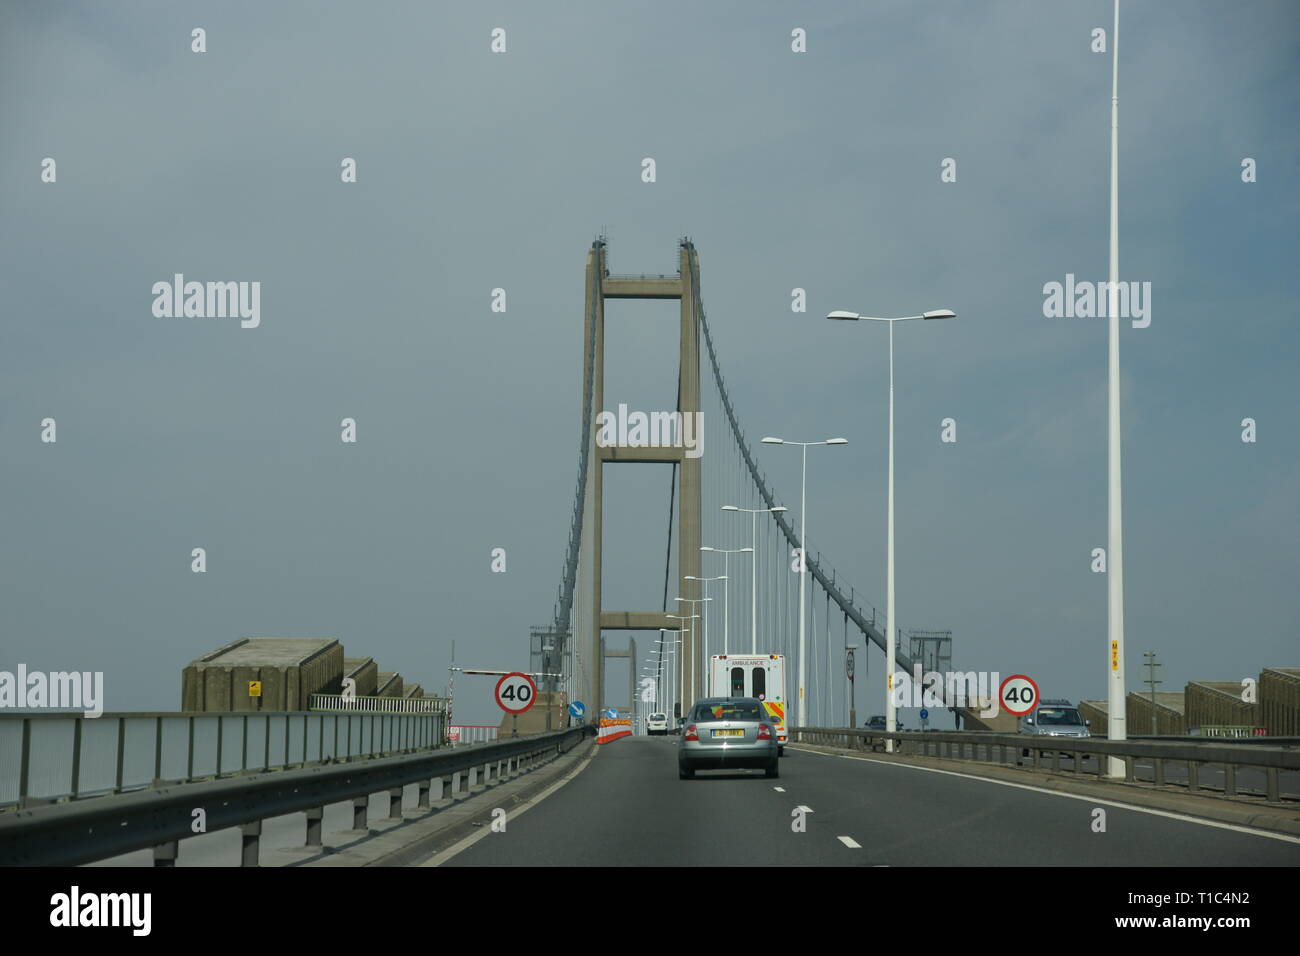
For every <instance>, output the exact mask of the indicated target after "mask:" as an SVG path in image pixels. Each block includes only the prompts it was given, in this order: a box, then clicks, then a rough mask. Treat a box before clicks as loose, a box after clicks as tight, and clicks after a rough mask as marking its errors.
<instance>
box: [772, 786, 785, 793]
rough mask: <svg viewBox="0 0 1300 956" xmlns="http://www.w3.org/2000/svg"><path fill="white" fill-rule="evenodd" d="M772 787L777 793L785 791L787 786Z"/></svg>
mask: <svg viewBox="0 0 1300 956" xmlns="http://www.w3.org/2000/svg"><path fill="white" fill-rule="evenodd" d="M772 789H773V790H775V791H776V792H777V793H785V787H773V788H772Z"/></svg>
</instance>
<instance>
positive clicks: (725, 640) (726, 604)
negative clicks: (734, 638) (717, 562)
mask: <svg viewBox="0 0 1300 956" xmlns="http://www.w3.org/2000/svg"><path fill="white" fill-rule="evenodd" d="M700 550H701V551H712V552H713V553H714V554H720V555H722V576H723V577H724V578H725V577H726V576H727V574H728V573H729V568H728V567H727V565H728V564H730V562H731V556H732V555H733V554H753V553H754V549H753V548H731V549H730V550H728V549H727V548H710V547H703V548H700ZM730 597H731V593H730V589H729V588H728V587H727V586H726V585H725V584H724V585H723V586H722V653H724V654H726V653H728V650H727V649H728V646H729V632H730V628H729V624H728V619H729V618H730V608H731V600H730Z"/></svg>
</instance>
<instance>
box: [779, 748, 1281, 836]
mask: <svg viewBox="0 0 1300 956" xmlns="http://www.w3.org/2000/svg"><path fill="white" fill-rule="evenodd" d="M795 749H796V750H799V751H800V752H802V753H807V754H817V755H818V756H820V757H838V758H840V759H841V760H865V761H866V762H867V763H880V764H884V765H886V766H888V767H904V768H906V769H908V770H921V771H924V772H925V773H942V774H946V775H948V776H949V777H965V778H966V779H967V780H981V781H983V782H984V783H995V784H997V785H998V786H999V787H1014V788H1016V789H1017V790H1032V791H1034V792H1035V793H1045V794H1047V795H1048V796H1050V797H1065V798H1066V799H1069V800H1083V801H1085V802H1088V803H1092V804H1094V805H1095V804H1100V805H1102V806H1106V807H1119V808H1120V809H1121V810H1133V811H1134V812H1136V813H1149V814H1151V815H1152V816H1153V817H1167V818H1169V819H1170V820H1181V821H1182V822H1183V823H1195V824H1199V825H1200V826H1203V827H1214V828H1215V829H1218V830H1233V831H1235V832H1237V833H1246V834H1249V835H1250V836H1257V837H1266V838H1268V839H1270V840H1280V841H1282V842H1283V843H1300V837H1297V836H1291V835H1290V834H1287V833H1271V832H1269V831H1268V830H1255V829H1252V828H1251V827H1243V826H1238V825H1237V824H1235V823H1220V822H1219V821H1218V820H1206V819H1203V818H1202V817H1189V816H1187V815H1186V814H1182V813H1172V812H1170V811H1169V810H1155V809H1152V808H1151V807H1139V806H1135V805H1134V804H1131V803H1120V802H1119V801H1118V800H1102V799H1100V798H1098V797H1089V796H1085V795H1084V794H1079V793H1062V792H1061V791H1059V790H1048V789H1047V788H1045V787H1035V786H1033V785H1032V784H1028V783H1012V782H1011V781H1010V780H994V779H993V778H992V777H981V776H979V775H978V774H974V773H958V772H957V771H955V770H940V769H938V768H937V767H917V766H915V765H913V764H907V763H895V762H894V761H892V760H875V759H873V758H871V757H850V756H848V755H847V754H824V753H822V752H821V751H818V750H804V749H803V748H802V747H796V748H795ZM810 812H811V811H810Z"/></svg>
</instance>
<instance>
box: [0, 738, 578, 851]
mask: <svg viewBox="0 0 1300 956" xmlns="http://www.w3.org/2000/svg"><path fill="white" fill-rule="evenodd" d="M589 733H591V728H590V727H585V726H584V727H577V728H573V729H570V730H561V731H555V732H552V733H546V734H536V735H534V736H531V737H519V738H511V739H510V740H507V741H502V742H498V743H492V744H483V745H482V746H478V747H466V748H457V749H454V750H453V749H450V748H447V749H443V750H437V751H425V752H423V753H419V754H406V755H401V756H392V757H377V758H375V759H373V760H368V761H364V762H359V763H352V764H345V765H328V764H327V765H319V766H314V767H307V768H303V769H299V770H285V771H281V772H278V773H259V774H252V775H249V776H245V777H237V778H230V779H223V780H211V781H208V782H205V783H194V784H189V785H188V786H181V787H163V788H160V789H156V790H145V791H140V792H135V793H124V794H119V795H116V796H109V797H103V798H101V799H98V800H86V801H81V802H75V803H60V804H54V805H49V806H39V807H34V808H31V809H25V810H14V811H11V812H8V813H0V866H77V865H80V864H84V863H91V862H94V861H96V860H103V859H108V858H110V857H114V856H118V855H120V854H123V853H130V852H133V851H136V850H143V849H149V848H153V850H154V864H155V865H156V866H172V865H175V860H176V856H177V854H178V852H179V843H180V841H181V840H184V839H186V838H187V837H191V836H193V835H194V831H193V829H192V825H193V822H194V820H195V819H196V817H195V811H196V810H198V809H202V810H203V812H204V817H205V829H204V832H207V833H214V832H216V831H218V830H225V829H229V828H231V827H235V826H239V827H241V828H242V831H241V832H242V841H243V851H242V856H241V861H242V865H244V866H256V865H257V863H258V851H259V843H260V837H261V832H262V821H264V820H266V819H269V818H271V817H277V816H283V815H285V814H290V813H298V812H303V811H305V812H306V814H307V820H306V846H308V847H319V846H321V830H322V819H323V814H324V808H325V807H326V806H328V805H330V804H333V803H339V802H343V801H349V800H350V801H352V811H353V829H355V830H362V831H364V830H366V829H367V828H368V814H369V806H370V796H371V794H375V793H379V792H381V791H387V792H388V794H389V817H390V819H401V817H402V796H403V792H404V788H405V787H406V786H407V785H408V784H418V785H419V804H418V806H419V807H420V808H421V809H425V808H427V809H429V811H430V812H433V807H432V805H431V802H430V798H431V793H432V792H433V790H434V787H435V785H436V788H437V793H438V799H439V800H441V799H443V798H444V797H445V796H450V797H451V798H452V799H455V797H456V796H457V795H458V794H460V793H467V792H470V791H472V790H473V788H474V787H476V786H478V785H479V784H486V783H490V782H491V781H492V780H493V778H494V777H495V779H496V780H497V781H501V780H504V779H506V778H507V777H514V776H517V775H518V774H520V773H524V772H527V771H528V770H531V769H533V768H534V767H536V766H539V765H540V764H542V763H546V762H549V761H550V760H552V759H554V758H555V757H557V756H559V755H560V754H562V753H565V752H567V751H568V750H570V749H572V748H573V747H574V746H576V745H577V744H579V743H581V742H582V740H583V739H584V738H585V737H586V736H587V735H588V734H589ZM448 788H449V789H448Z"/></svg>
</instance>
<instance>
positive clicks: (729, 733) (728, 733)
mask: <svg viewBox="0 0 1300 956" xmlns="http://www.w3.org/2000/svg"><path fill="white" fill-rule="evenodd" d="M713 736H715V737H743V736H745V732H744V731H743V730H715V731H714V732H713Z"/></svg>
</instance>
